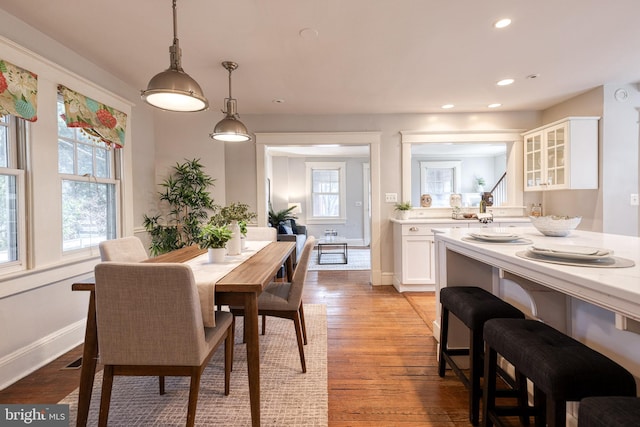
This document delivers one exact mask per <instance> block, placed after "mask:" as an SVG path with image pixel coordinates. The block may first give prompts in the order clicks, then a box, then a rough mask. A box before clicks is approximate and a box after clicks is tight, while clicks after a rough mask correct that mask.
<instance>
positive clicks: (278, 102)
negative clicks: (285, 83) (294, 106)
mask: <svg viewBox="0 0 640 427" xmlns="http://www.w3.org/2000/svg"><path fill="white" fill-rule="evenodd" d="M271 102H273V103H274V104H284V99H282V98H273V99H272V100H271Z"/></svg>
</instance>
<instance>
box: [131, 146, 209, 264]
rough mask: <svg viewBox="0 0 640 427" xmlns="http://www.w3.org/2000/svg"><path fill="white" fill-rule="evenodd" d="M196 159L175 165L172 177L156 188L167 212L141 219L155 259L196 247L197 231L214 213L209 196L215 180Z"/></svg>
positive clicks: (198, 231)
mask: <svg viewBox="0 0 640 427" xmlns="http://www.w3.org/2000/svg"><path fill="white" fill-rule="evenodd" d="M203 168H204V167H203V166H202V164H201V163H200V160H199V159H193V160H187V161H186V162H185V163H182V164H180V163H177V164H176V165H175V166H174V168H173V169H174V170H173V174H172V175H171V176H169V178H167V179H165V180H164V182H162V183H161V184H160V185H161V186H162V187H164V191H163V192H159V193H158V194H159V195H160V201H161V202H165V203H166V204H168V211H167V213H166V215H165V216H164V217H163V215H162V214H158V215H155V216H148V215H144V223H143V224H144V228H145V230H146V231H147V232H148V233H149V234H150V236H151V246H150V248H149V251H150V253H151V255H154V256H155V255H159V254H163V253H165V252H170V251H172V250H174V249H179V248H182V247H184V246H189V245H192V244H196V243H198V235H199V233H200V227H201V226H202V224H203V223H204V222H206V220H207V218H208V217H209V212H211V211H213V212H216V211H217V209H219V206H217V205H215V204H214V202H213V198H212V197H211V195H210V193H209V188H210V187H212V186H213V183H214V182H215V180H214V179H213V178H211V177H210V176H209V175H207V174H206V173H205V172H204V171H203Z"/></svg>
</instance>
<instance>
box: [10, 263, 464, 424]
mask: <svg viewBox="0 0 640 427" xmlns="http://www.w3.org/2000/svg"><path fill="white" fill-rule="evenodd" d="M304 302H305V303H313V304H326V306H327V325H328V355H327V356H328V389H329V426H332V427H333V426H335V427H339V426H356V427H357V426H365V425H366V426H390V425H394V426H470V423H469V422H468V421H467V391H466V389H465V388H464V387H463V386H462V383H460V381H458V380H457V379H456V377H455V376H454V375H453V374H451V373H450V372H447V375H446V376H445V378H440V377H439V376H438V373H437V365H436V341H435V340H434V339H433V337H432V331H431V322H432V320H433V318H434V316H435V298H434V295H433V293H405V294H400V293H398V292H396V291H395V289H394V288H393V287H391V286H380V287H378V286H376V287H373V286H371V285H370V284H369V272H368V271H310V272H309V273H308V275H307V284H306V287H305V292H304ZM81 353H82V346H79V347H77V348H75V349H74V350H72V351H70V352H69V353H67V354H65V355H64V356H62V357H60V358H58V359H57V360H55V361H53V362H51V363H50V364H49V365H47V366H45V367H43V368H42V369H40V370H38V371H37V372H35V373H33V374H32V375H30V376H28V377H27V378H24V379H23V380H21V381H19V382H17V383H15V384H13V385H12V386H10V387H8V388H6V389H5V390H2V391H0V402H1V403H56V402H58V401H59V400H61V399H62V398H63V397H65V396H66V395H67V394H68V393H70V392H71V391H72V390H74V389H75V388H76V387H77V386H78V383H79V375H80V370H79V369H75V370H68V369H62V368H64V367H65V366H66V365H67V364H69V363H71V362H72V361H74V360H76V359H77V358H78V357H80V356H81Z"/></svg>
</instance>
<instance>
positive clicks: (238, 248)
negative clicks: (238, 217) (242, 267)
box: [227, 221, 242, 255]
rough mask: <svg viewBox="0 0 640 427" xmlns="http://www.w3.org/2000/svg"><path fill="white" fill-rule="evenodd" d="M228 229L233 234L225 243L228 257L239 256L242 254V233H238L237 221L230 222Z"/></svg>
mask: <svg viewBox="0 0 640 427" xmlns="http://www.w3.org/2000/svg"><path fill="white" fill-rule="evenodd" d="M229 228H230V229H231V232H232V233H233V237H231V240H229V241H228V242H227V253H228V254H229V255H240V253H241V252H242V241H241V240H242V239H241V237H242V233H240V225H239V224H238V221H231V224H229Z"/></svg>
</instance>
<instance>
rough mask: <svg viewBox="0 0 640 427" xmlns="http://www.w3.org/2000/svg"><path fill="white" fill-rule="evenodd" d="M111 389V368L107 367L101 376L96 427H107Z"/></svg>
mask: <svg viewBox="0 0 640 427" xmlns="http://www.w3.org/2000/svg"><path fill="white" fill-rule="evenodd" d="M112 388H113V366H110V365H107V366H105V367H104V372H103V374H102V397H101V398H100V415H99V416H98V427H107V420H108V418H109V405H110V404H111V389H112Z"/></svg>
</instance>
